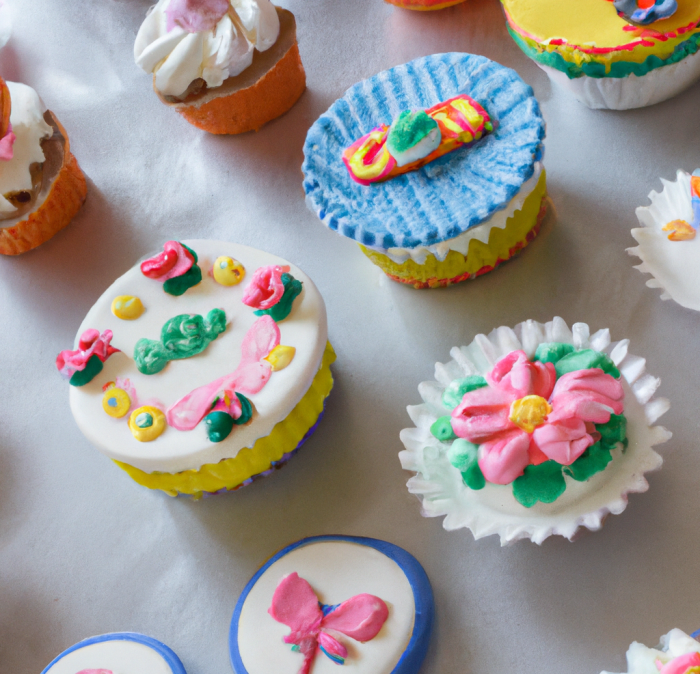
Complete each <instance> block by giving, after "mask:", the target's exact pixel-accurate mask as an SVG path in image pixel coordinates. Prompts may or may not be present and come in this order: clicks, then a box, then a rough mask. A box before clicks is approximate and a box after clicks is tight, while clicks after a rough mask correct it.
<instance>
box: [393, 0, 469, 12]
mask: <svg viewBox="0 0 700 674" xmlns="http://www.w3.org/2000/svg"><path fill="white" fill-rule="evenodd" d="M384 1H385V2H388V3H389V4H390V5H396V6H397V7H403V8H404V9H415V10H417V11H419V12H428V11H430V10H434V9H445V8H446V7H452V6H454V5H459V4H460V3H462V2H464V0H384Z"/></svg>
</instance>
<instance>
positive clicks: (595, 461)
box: [564, 442, 612, 482]
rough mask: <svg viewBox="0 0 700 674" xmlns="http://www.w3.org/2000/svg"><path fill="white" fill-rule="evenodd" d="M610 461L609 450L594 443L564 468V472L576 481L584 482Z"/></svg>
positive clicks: (598, 443)
mask: <svg viewBox="0 0 700 674" xmlns="http://www.w3.org/2000/svg"><path fill="white" fill-rule="evenodd" d="M611 461H612V456H610V449H609V448H608V447H604V446H603V445H601V443H600V442H596V443H595V444H594V445H591V446H590V447H588V448H587V449H586V451H585V452H584V453H583V454H581V456H579V457H578V459H576V461H574V462H573V463H572V464H571V465H570V466H565V467H564V472H565V473H566V474H567V475H570V476H571V477H573V478H574V480H577V481H578V482H585V481H586V480H588V478H590V477H593V475H595V474H596V473H600V471H601V470H604V469H605V467H606V466H607V465H608V464H609V463H610V462H611Z"/></svg>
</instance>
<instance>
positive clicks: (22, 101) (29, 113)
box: [0, 82, 53, 213]
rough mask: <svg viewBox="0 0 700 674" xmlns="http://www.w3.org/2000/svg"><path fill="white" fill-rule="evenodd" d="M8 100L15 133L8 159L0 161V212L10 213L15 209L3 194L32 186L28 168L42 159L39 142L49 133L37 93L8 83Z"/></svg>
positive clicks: (29, 188) (43, 107)
mask: <svg viewBox="0 0 700 674" xmlns="http://www.w3.org/2000/svg"><path fill="white" fill-rule="evenodd" d="M7 88H8V89H9V90H10V99H11V100H12V112H11V114H10V124H12V131H13V133H14V134H15V136H16V139H15V142H14V145H13V146H12V150H13V154H12V159H9V160H8V161H0V213H13V212H14V211H16V210H17V209H16V208H15V206H13V205H12V204H11V203H10V202H9V201H8V200H7V199H6V198H5V197H4V196H2V195H4V194H11V193H12V192H20V191H22V190H31V189H32V176H31V173H30V171H29V167H30V166H31V165H32V164H35V163H43V162H44V161H45V159H46V157H45V156H44V151H43V150H42V148H41V141H42V140H43V139H44V138H48V137H49V136H51V135H52V134H53V129H52V128H51V127H50V126H49V125H48V124H47V123H46V122H45V121H44V112H45V110H46V106H45V105H44V104H43V103H42V101H41V99H40V98H39V94H37V93H36V91H34V89H32V88H31V87H28V86H27V85H26V84H18V83H17V82H8V83H7Z"/></svg>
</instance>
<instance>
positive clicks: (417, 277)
mask: <svg viewBox="0 0 700 674" xmlns="http://www.w3.org/2000/svg"><path fill="white" fill-rule="evenodd" d="M544 136H545V124H544V120H543V119H542V115H541V113H540V108H539V105H538V103H537V101H536V100H535V98H534V96H533V93H532V89H531V88H530V87H529V86H528V85H527V84H525V82H523V81H522V79H520V77H519V76H518V74H517V73H516V72H515V71H513V70H510V69H508V68H504V67H503V66H501V65H499V64H497V63H494V62H493V61H490V60H489V59H487V58H484V57H483V56H475V55H472V54H462V53H450V54H438V55H433V56H427V57H424V58H420V59H416V60H415V61H411V62H410V63H407V64H404V65H401V66H398V67H396V68H392V69H391V70H387V71H385V72H381V73H379V74H378V75H375V76H374V77H372V78H370V79H368V80H365V81H363V82H360V83H358V84H356V85H355V86H353V87H351V88H350V89H349V90H348V91H347V92H346V93H345V95H344V96H343V97H342V98H341V99H340V100H338V101H336V102H335V103H334V104H333V105H332V106H331V108H330V109H329V110H328V111H327V112H326V113H324V114H323V115H322V116H321V117H320V118H319V119H318V120H317V121H316V122H315V123H314V125H313V126H312V127H311V129H310V130H309V133H308V135H307V138H306V143H305V144H304V164H303V167H302V170H303V172H304V191H305V193H306V199H307V204H308V206H309V208H310V209H311V210H312V211H313V212H314V213H316V214H317V215H318V217H319V218H320V219H321V221H322V222H323V223H324V224H325V225H326V226H327V227H329V228H331V229H334V230H336V231H337V232H338V233H339V234H342V235H343V236H346V237H348V238H350V239H353V240H354V241H356V242H357V243H359V244H360V246H361V248H362V250H363V251H364V252H365V254H366V255H367V256H368V257H369V258H370V259H371V260H372V262H374V263H375V264H377V265H378V266H379V267H380V268H381V269H382V270H383V271H384V272H385V273H386V274H387V275H388V276H389V277H390V278H392V279H393V280H395V281H399V282H401V283H406V284H409V285H412V286H414V287H416V288H434V287H440V286H447V285H450V284H452V283H457V282H459V281H463V280H465V279H469V278H475V277H476V276H479V275H480V274H483V273H485V272H487V271H490V270H492V269H494V268H495V267H496V266H498V265H499V264H500V263H501V262H504V261H505V260H508V259H510V258H511V257H512V256H513V255H514V254H515V253H517V252H518V251H519V250H521V249H522V248H523V247H524V246H526V245H527V244H528V243H529V242H530V241H531V240H532V239H533V238H534V237H535V236H536V234H537V233H538V231H539V228H540V224H541V222H542V218H543V217H544V213H545V205H546V201H545V196H546V181H545V172H544V167H543V165H542V156H543V151H544V148H543V140H544Z"/></svg>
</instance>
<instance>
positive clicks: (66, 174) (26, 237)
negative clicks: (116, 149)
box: [0, 113, 87, 255]
mask: <svg viewBox="0 0 700 674" xmlns="http://www.w3.org/2000/svg"><path fill="white" fill-rule="evenodd" d="M51 116H52V117H53V120H54V121H55V122H56V126H58V129H59V131H60V132H61V134H62V135H63V138H64V139H65V142H64V145H63V165H62V166H61V169H60V170H59V172H58V174H57V175H56V178H55V180H54V182H53V185H52V186H51V189H50V190H49V193H48V195H47V196H46V199H44V202H43V203H42V204H41V205H40V206H39V207H38V208H37V209H36V210H35V211H34V212H32V213H30V214H29V215H28V216H27V219H26V220H22V221H21V222H18V223H17V224H16V225H13V226H12V227H5V228H2V227H1V223H0V254H2V255H19V254H20V253H26V252H27V251H29V250H32V248H36V247H37V246H39V245H41V244H42V243H44V242H45V241H48V240H49V239H50V238H51V237H52V236H54V235H55V234H57V233H58V232H60V231H61V230H62V229H63V228H64V227H65V226H66V225H68V223H69V222H70V221H71V220H72V219H73V218H74V217H75V215H76V213H77V212H78V211H79V210H80V207H81V206H82V205H83V203H84V202H85V198H86V197H87V183H86V181H85V176H84V175H83V172H82V171H81V170H80V166H78V161H77V160H76V158H75V157H74V156H73V155H72V154H71V152H70V142H69V140H68V135H67V134H66V130H65V129H64V128H63V125H62V124H61V123H60V122H59V121H58V120H57V119H56V117H55V116H54V115H53V113H51Z"/></svg>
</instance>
